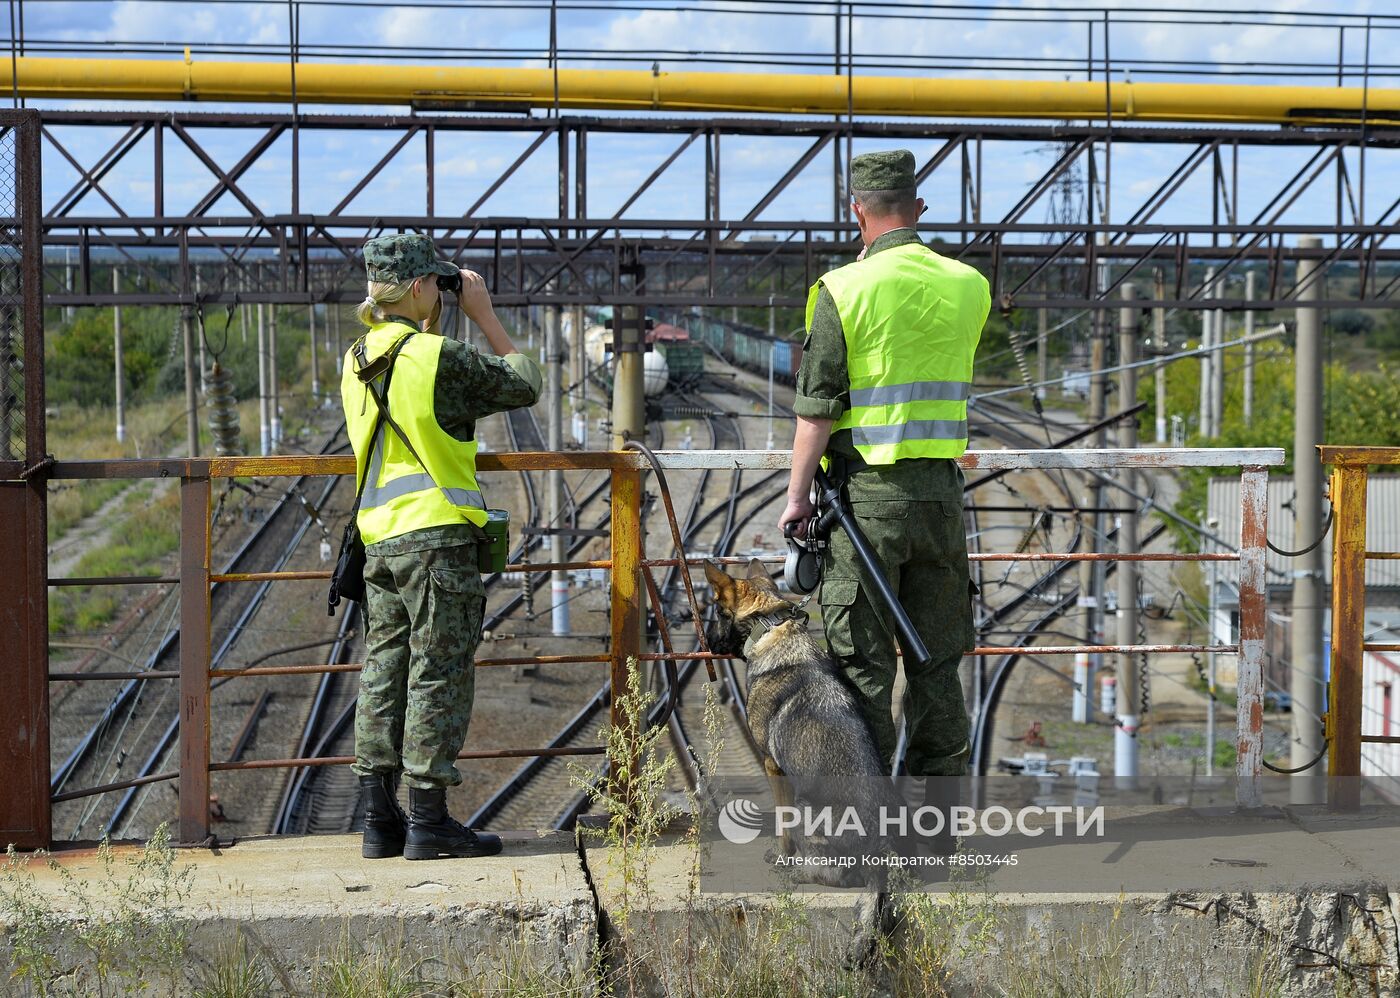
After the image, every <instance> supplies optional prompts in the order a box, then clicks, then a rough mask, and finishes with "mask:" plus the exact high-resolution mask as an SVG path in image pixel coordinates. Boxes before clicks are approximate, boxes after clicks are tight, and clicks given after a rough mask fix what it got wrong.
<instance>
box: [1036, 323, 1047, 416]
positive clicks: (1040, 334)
mask: <svg viewBox="0 0 1400 998" xmlns="http://www.w3.org/2000/svg"><path fill="white" fill-rule="evenodd" d="M1035 314H1036V319H1035V323H1036V326H1035V328H1036V332H1035V395H1036V398H1040V399H1043V398H1045V382H1046V381H1048V380H1049V378H1047V377H1046V375H1045V370H1046V369H1045V346H1046V344H1045V341H1046V339H1047V338H1048V336H1049V325H1050V313H1049V310H1048V309H1044V308H1038V309H1036V310H1035Z"/></svg>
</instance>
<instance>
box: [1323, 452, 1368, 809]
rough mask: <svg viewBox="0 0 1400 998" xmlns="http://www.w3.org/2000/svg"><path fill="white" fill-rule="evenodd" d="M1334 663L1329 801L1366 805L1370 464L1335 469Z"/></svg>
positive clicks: (1331, 803)
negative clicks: (1364, 698)
mask: <svg viewBox="0 0 1400 998" xmlns="http://www.w3.org/2000/svg"><path fill="white" fill-rule="evenodd" d="M1331 499H1332V511H1333V512H1332V516H1333V523H1332V667H1331V675H1330V677H1329V680H1328V694H1327V716H1328V724H1327V728H1328V734H1329V736H1330V738H1331V744H1330V747H1329V749H1328V758H1327V803H1328V806H1329V807H1331V808H1332V809H1333V810H1335V811H1355V810H1357V809H1358V808H1360V806H1361V669H1362V662H1363V659H1364V656H1365V650H1364V649H1363V648H1362V644H1363V643H1364V641H1365V615H1366V465H1365V464H1364V463H1362V464H1338V465H1336V466H1335V467H1334V468H1333V471H1332V483H1331Z"/></svg>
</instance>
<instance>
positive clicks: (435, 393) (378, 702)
mask: <svg viewBox="0 0 1400 998" xmlns="http://www.w3.org/2000/svg"><path fill="white" fill-rule="evenodd" d="M364 254H365V269H366V270H367V271H368V275H369V294H368V296H367V297H366V298H365V300H364V301H363V302H362V303H361V304H360V306H359V308H358V309H357V310H356V315H357V316H358V317H359V319H360V321H361V322H362V323H364V324H365V325H366V326H368V327H369V330H368V332H366V333H365V334H364V336H362V337H361V338H360V339H359V340H357V341H356V342H355V344H354V345H353V346H352V347H351V348H350V350H349V352H348V353H347V354H346V357H345V361H344V364H343V372H344V373H343V375H342V378H341V401H342V403H343V404H344V406H345V422H346V426H347V429H348V432H349V435H350V442H351V445H352V446H353V447H354V450H355V466H356V471H357V473H358V478H357V482H363V485H364V491H363V494H362V495H361V498H360V508H359V513H358V520H357V522H358V524H359V528H360V534H361V536H362V538H363V540H364V543H365V554H366V561H365V607H364V610H365V621H366V627H365V630H366V635H365V647H366V657H365V666H364V671H363V672H362V673H361V674H360V694H359V700H358V702H357V704H356V708H355V763H354V765H353V766H352V767H351V768H352V769H353V770H354V771H355V773H356V774H357V775H358V776H359V778H360V786H361V788H362V791H363V793H364V797H365V831H364V844H363V855H364V856H365V857H366V858H369V859H375V858H380V857H386V856H398V855H400V854H402V855H403V856H404V857H405V858H406V859H437V858H440V857H445V856H489V855H493V854H495V853H498V852H500V850H501V841H500V839H499V838H498V837H496V836H494V835H490V834H488V833H478V832H473V831H472V830H471V829H469V828H466V827H464V826H463V825H461V824H460V823H458V822H457V821H455V820H454V819H453V818H452V817H451V816H450V815H449V814H448V813H447V803H446V789H447V787H449V786H455V785H457V784H458V783H461V782H462V777H461V774H460V773H458V772H457V767H456V765H455V760H456V758H457V753H458V752H459V751H461V748H462V744H463V742H464V741H465V740H466V736H467V722H468V721H469V720H470V718H471V709H472V695H473V687H474V669H473V655H474V653H475V651H476V646H477V643H478V642H479V641H480V640H481V627H482V614H483V610H484V608H485V604H486V591H485V588H484V587H483V586H482V582H481V574H480V571H479V569H478V545H479V544H480V543H482V541H483V538H484V536H485V535H484V532H483V530H482V529H481V528H482V526H483V525H484V524H485V523H486V511H485V508H486V502H485V500H484V499H483V498H482V495H481V490H480V487H479V486H478V485H477V481H476V446H477V445H476V433H475V431H476V421H477V420H478V419H481V418H482V417H483V416H486V415H489V414H490V413H493V412H502V411H505V410H508V409H515V408H519V407H521V406H527V405H533V404H534V403H535V402H536V400H537V399H538V398H539V394H540V381H541V377H540V369H539V367H538V365H536V364H535V362H534V361H533V360H531V359H530V358H528V357H526V356H524V355H523V354H521V353H519V352H517V351H516V349H515V347H514V345H513V344H512V343H511V341H510V337H509V336H507V335H506V331H505V329H503V328H502V326H501V323H500V320H499V319H497V318H496V314H495V312H494V311H493V310H492V308H491V296H490V295H489V293H488V292H487V290H486V286H485V284H484V283H483V281H482V279H481V277H480V276H479V275H477V274H475V273H472V272H471V271H469V270H463V271H460V272H459V271H458V270H457V268H456V267H454V266H453V265H452V264H450V263H448V262H446V261H444V260H440V259H438V256H437V250H436V248H435V247H434V246H433V243H432V241H431V240H430V239H428V238H427V237H426V236H420V235H412V234H406V235H395V236H384V237H382V238H379V239H372V240H370V241H369V242H368V243H366V244H365V249H364ZM459 274H460V278H461V282H462V283H461V290H460V291H459V292H458V294H457V302H458V304H459V305H460V306H461V309H462V311H463V312H464V313H465V314H466V316H467V318H469V319H471V320H472V321H473V322H475V323H476V324H477V326H478V327H480V329H481V331H482V332H483V333H484V334H485V336H486V342H487V343H488V344H489V345H490V347H491V350H492V351H493V352H494V353H495V354H496V356H494V357H487V356H483V355H482V354H481V353H479V352H478V351H477V350H476V349H475V348H473V347H471V346H470V345H468V344H465V343H461V342H458V341H456V340H450V339H445V338H444V337H443V336H441V335H440V334H439V332H438V329H437V320H438V317H439V314H440V313H441V310H442V299H441V297H440V293H439V290H438V275H442V276H443V277H447V278H457V277H458V276H459ZM448 283H451V282H448ZM386 385H387V395H386V394H385V390H386ZM376 396H378V398H376ZM379 399H382V400H383V401H384V402H385V403H387V416H385V417H384V418H382V419H381V411H380V406H379ZM400 770H402V771H403V774H404V781H405V782H406V783H407V784H408V815H407V816H405V815H404V813H403V811H402V809H400V807H399V805H398V801H397V797H396V791H397V787H398V778H399V772H400Z"/></svg>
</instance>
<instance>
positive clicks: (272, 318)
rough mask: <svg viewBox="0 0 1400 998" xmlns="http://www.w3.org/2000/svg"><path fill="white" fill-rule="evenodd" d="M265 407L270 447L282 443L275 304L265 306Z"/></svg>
mask: <svg viewBox="0 0 1400 998" xmlns="http://www.w3.org/2000/svg"><path fill="white" fill-rule="evenodd" d="M267 398H268V401H267V408H268V412H269V413H270V414H271V418H272V447H273V450H276V449H277V448H278V447H280V446H281V445H282V400H281V399H280V398H279V397H278V390H277V306H276V304H273V305H269V306H268V308H267Z"/></svg>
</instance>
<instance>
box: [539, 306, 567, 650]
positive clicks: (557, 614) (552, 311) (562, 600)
mask: <svg viewBox="0 0 1400 998" xmlns="http://www.w3.org/2000/svg"><path fill="white" fill-rule="evenodd" d="M544 323H545V326H544V338H545V343H544V352H545V363H546V364H547V365H548V366H547V367H546V368H545V373H546V376H547V378H548V386H547V387H546V389H545V391H546V395H545V406H546V409H547V418H546V422H547V423H548V427H547V433H548V435H549V449H550V450H551V451H554V452H555V453H556V454H557V453H559V451H561V450H563V449H564V385H563V371H564V347H563V336H562V335H561V334H562V330H561V328H560V327H561V326H562V325H563V309H561V308H559V307H558V306H555V305H548V306H546V307H545V315H544ZM548 477H549V526H550V529H552V530H553V531H554V533H552V534H551V535H550V560H551V561H553V562H554V563H555V564H556V565H559V564H563V563H564V562H566V561H568V560H569V557H568V550H567V545H566V544H565V543H564V541H565V538H564V534H563V533H562V531H563V529H564V526H563V524H564V472H563V471H562V470H561V469H559V468H551V469H550V470H549V472H548ZM550 580H551V584H550V593H551V595H552V596H553V602H552V603H551V604H550V608H551V609H550V618H551V621H552V623H553V625H554V633H555V634H568V633H569V573H568V572H566V571H563V570H561V569H555V570H554V571H553V572H552V573H551V574H550Z"/></svg>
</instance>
